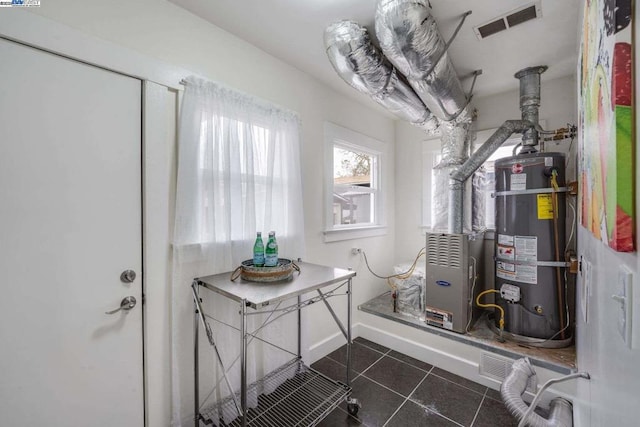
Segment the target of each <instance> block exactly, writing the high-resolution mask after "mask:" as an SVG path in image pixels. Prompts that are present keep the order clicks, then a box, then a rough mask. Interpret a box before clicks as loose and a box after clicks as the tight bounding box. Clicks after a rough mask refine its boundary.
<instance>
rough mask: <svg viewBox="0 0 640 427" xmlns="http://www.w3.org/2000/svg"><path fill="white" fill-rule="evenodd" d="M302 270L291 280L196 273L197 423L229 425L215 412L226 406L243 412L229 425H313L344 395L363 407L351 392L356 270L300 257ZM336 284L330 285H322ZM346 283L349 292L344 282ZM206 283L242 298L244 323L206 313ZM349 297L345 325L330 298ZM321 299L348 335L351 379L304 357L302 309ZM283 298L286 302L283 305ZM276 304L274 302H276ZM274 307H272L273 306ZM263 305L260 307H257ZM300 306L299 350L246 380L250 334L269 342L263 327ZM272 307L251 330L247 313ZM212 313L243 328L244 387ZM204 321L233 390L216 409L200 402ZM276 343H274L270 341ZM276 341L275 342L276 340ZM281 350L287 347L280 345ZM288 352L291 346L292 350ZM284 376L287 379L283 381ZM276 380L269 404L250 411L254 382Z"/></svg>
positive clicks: (350, 405) (352, 406)
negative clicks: (225, 359) (231, 372)
mask: <svg viewBox="0 0 640 427" xmlns="http://www.w3.org/2000/svg"><path fill="white" fill-rule="evenodd" d="M297 264H298V265H299V267H300V272H299V273H294V275H293V277H292V278H291V279H289V280H286V281H280V282H273V283H256V282H248V281H244V280H241V279H237V280H236V281H231V272H229V273H222V274H217V275H213V276H206V277H200V278H196V279H194V281H193V283H192V285H191V287H192V292H193V300H194V306H195V319H194V385H195V387H194V394H195V396H194V402H195V412H194V413H195V426H196V427H198V426H199V422H200V421H203V422H205V423H206V424H210V423H213V422H214V421H216V422H218V423H219V424H221V425H224V424H223V422H222V420H214V419H212V417H215V416H217V417H220V414H221V412H220V411H221V410H222V411H224V409H225V408H227V409H229V410H230V412H229V413H232V414H239V415H238V417H237V418H235V419H234V420H233V421H232V422H231V423H230V425H232V426H241V427H246V426H282V425H286V426H314V425H316V424H317V423H319V422H320V421H321V420H322V419H323V418H324V417H325V416H327V415H328V414H329V413H330V412H331V411H332V410H333V409H334V408H335V407H336V406H338V405H339V404H340V402H342V401H346V402H347V409H348V411H349V413H351V414H356V413H357V412H358V409H359V407H360V405H359V403H358V401H357V399H354V398H352V397H351V281H352V278H353V277H354V276H355V275H356V273H355V272H353V271H350V270H342V269H338V268H332V267H325V266H322V265H317V264H311V263H307V262H298V263H297ZM331 285H335V286H333V287H332V288H331V289H329V290H325V292H323V291H322V288H326V287H329V286H331ZM344 286H346V292H343V291H342V290H343V288H344ZM201 287H203V288H205V289H208V290H209V291H212V292H214V293H216V294H218V295H222V296H224V297H226V298H229V299H230V300H232V301H234V302H236V303H238V304H239V314H240V328H235V327H233V326H231V325H229V324H227V323H225V322H222V321H220V320H219V319H216V318H215V317H213V316H211V315H208V314H207V315H206V316H205V312H204V311H203V308H202V304H201V302H202V299H201V297H200V288H201ZM313 291H315V293H316V294H317V295H315V296H313V297H306V299H305V300H302V295H303V294H307V293H310V292H313ZM344 295H346V297H347V324H346V327H345V325H343V323H342V322H341V321H340V319H339V318H338V316H337V315H336V313H335V312H334V310H333V308H332V307H331V305H330V304H329V302H328V301H327V300H328V299H329V298H331V297H336V296H344ZM320 301H322V302H323V303H324V304H325V305H326V307H327V309H328V310H329V312H330V313H331V316H332V317H333V319H334V320H335V322H336V324H337V325H338V327H339V328H340V330H341V331H342V334H343V335H344V337H345V338H346V340H347V373H346V384H343V383H341V382H339V381H335V380H333V379H330V378H328V377H326V376H325V375H323V374H322V373H320V372H318V371H316V370H314V369H312V368H310V367H308V366H306V365H305V364H304V363H303V361H302V357H301V328H300V322H301V313H300V311H301V309H302V308H304V307H305V306H308V305H311V304H313V303H316V302H320ZM283 304H284V306H282V305H283ZM271 307H273V308H271ZM270 308H271V309H270ZM258 309H260V310H261V311H259V312H258V311H256V310H258ZM293 311H297V317H298V330H297V335H298V337H297V338H298V343H297V347H298V348H297V356H296V355H295V354H294V353H291V354H292V355H294V358H293V359H292V360H291V361H289V362H287V363H286V364H284V365H283V366H281V367H279V368H277V369H276V370H274V371H272V372H271V373H269V374H267V375H266V376H265V377H264V378H262V379H260V380H258V382H256V383H253V384H250V385H249V384H247V346H248V344H249V342H250V339H253V338H256V339H259V340H261V341H263V342H266V343H267V344H271V343H269V342H267V341H264V340H262V339H261V338H258V337H257V334H258V332H259V331H260V330H261V329H262V328H264V327H266V326H268V325H269V324H270V323H272V322H274V321H275V320H277V319H279V318H280V317H282V316H284V315H286V314H289V313H291V312H293ZM264 313H271V314H272V315H270V316H269V317H268V318H267V319H266V320H265V321H264V322H263V323H262V324H261V325H260V326H259V327H258V328H257V329H256V330H255V331H248V330H247V317H248V316H251V315H254V314H264ZM207 319H212V320H214V321H218V322H220V323H221V324H223V325H226V326H227V327H232V328H234V329H236V330H238V332H239V333H240V356H239V358H240V384H241V385H240V391H239V392H236V391H234V390H233V388H232V386H231V384H230V382H229V380H228V378H227V375H226V374H227V372H228V371H227V370H226V368H225V366H224V364H223V363H222V359H221V358H220V353H219V352H218V348H217V346H216V343H215V340H214V338H213V333H212V330H211V327H210V325H209V323H208V322H207ZM199 324H201V325H202V326H203V327H204V329H205V331H206V335H207V338H208V341H209V344H210V345H211V347H212V348H213V350H214V352H215V356H216V359H217V362H218V364H220V366H221V368H222V373H223V377H224V380H225V381H226V384H227V387H228V389H229V391H230V395H229V396H228V397H227V398H225V399H224V401H223V402H216V403H215V404H214V405H213V407H212V408H213V409H212V410H210V411H208V410H207V409H206V408H201V404H200V396H199V355H198V345H199V336H200V334H199V331H198V327H199ZM271 345H274V344H271ZM274 346H275V345H274ZM275 347H277V348H279V349H280V350H283V351H287V350H285V349H282V348H281V347H278V346H275ZM287 352H288V351H287ZM283 378H287V381H285V382H282V379H283ZM269 381H274V383H275V382H276V381H277V382H278V383H280V382H282V385H281V386H279V387H278V388H277V389H276V390H275V391H273V392H272V393H269V395H266V396H265V398H264V399H263V401H264V402H265V405H264V407H262V408H261V409H260V411H251V410H248V408H247V392H248V390H249V389H251V388H252V387H258V386H260V384H259V383H262V384H264V382H269Z"/></svg>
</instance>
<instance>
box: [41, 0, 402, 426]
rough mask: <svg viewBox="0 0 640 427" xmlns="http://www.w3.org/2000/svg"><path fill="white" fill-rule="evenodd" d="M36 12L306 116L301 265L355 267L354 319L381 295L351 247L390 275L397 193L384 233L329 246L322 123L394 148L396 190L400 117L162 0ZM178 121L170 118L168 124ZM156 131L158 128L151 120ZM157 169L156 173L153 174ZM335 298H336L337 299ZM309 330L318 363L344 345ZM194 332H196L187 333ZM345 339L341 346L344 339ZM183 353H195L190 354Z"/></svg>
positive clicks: (158, 94)
mask: <svg viewBox="0 0 640 427" xmlns="http://www.w3.org/2000/svg"><path fill="white" fill-rule="evenodd" d="M29 11H30V12H33V13H36V14H38V15H41V16H44V17H46V18H48V19H52V20H54V21H58V22H61V23H63V24H66V25H68V26H70V27H72V28H75V29H77V30H80V31H81V32H83V33H86V34H90V35H93V36H96V37H99V38H101V39H104V40H108V41H110V42H113V43H115V44H117V45H120V46H124V47H127V48H130V49H133V50H136V51H138V52H141V53H142V54H144V55H148V56H151V57H155V58H157V59H160V60H162V61H164V62H166V63H168V64H172V65H175V66H178V67H181V68H183V69H186V70H190V71H192V72H193V73H195V74H198V75H200V76H202V77H206V78H209V79H211V80H216V81H219V82H222V83H224V84H226V85H228V86H231V87H234V88H237V89H238V90H240V91H243V92H246V93H249V94H252V95H254V96H257V97H260V98H263V99H266V100H269V101H271V102H274V103H276V104H278V105H281V106H283V107H285V108H287V109H290V110H294V111H297V112H298V113H299V114H300V117H301V120H302V152H301V157H302V159H301V165H302V170H303V188H304V200H303V202H304V214H305V230H306V239H307V245H306V256H305V260H307V261H309V262H315V263H319V264H326V265H332V266H338V267H354V268H355V269H356V271H357V272H358V277H357V278H356V279H355V281H354V292H353V297H354V304H353V306H354V317H355V319H354V322H357V321H358V316H359V313H358V312H357V310H355V307H357V305H358V304H359V303H361V302H364V301H366V300H368V299H370V298H371V297H373V296H375V295H377V294H379V293H381V292H382V291H383V290H384V286H385V285H384V284H383V283H382V282H381V281H373V280H371V276H370V275H369V274H367V273H365V271H364V269H363V264H362V262H361V259H360V258H359V257H354V256H351V255H350V248H351V247H359V248H362V249H364V250H365V251H366V252H367V255H368V256H369V261H370V262H371V264H372V265H373V266H375V268H376V269H377V270H378V271H379V272H381V273H387V272H389V271H390V267H391V265H392V263H393V259H394V256H393V249H394V245H393V244H394V226H393V225H394V210H393V206H394V197H393V193H391V194H389V198H388V200H387V203H386V205H385V209H386V211H387V223H388V226H389V227H388V230H389V232H388V234H387V235H385V236H380V237H372V238H367V239H360V240H351V241H344V242H336V243H327V244H325V243H324V242H323V235H322V232H321V231H322V227H323V224H324V220H323V212H324V210H323V206H322V202H323V196H322V195H323V174H322V173H320V172H319V171H321V170H323V167H322V159H323V124H324V122H325V121H330V122H333V123H336V124H338V125H340V126H343V127H346V128H349V129H352V130H354V131H357V132H361V133H363V134H365V135H368V136H371V137H373V138H375V139H377V140H379V141H382V142H384V143H387V144H389V145H390V146H391V149H390V150H389V151H390V153H391V155H390V157H389V159H388V160H389V165H388V172H389V182H388V183H389V185H390V188H393V187H394V176H393V165H394V159H393V151H394V150H393V144H394V128H395V125H394V121H393V120H392V119H390V118H389V117H387V116H384V115H382V114H380V113H379V112H377V111H375V110H373V109H370V108H368V107H365V106H363V105H361V104H358V103H356V102H354V101H353V100H351V99H349V98H346V97H344V96H343V95H341V94H338V93H337V92H335V91H333V90H332V89H330V88H328V87H326V86H324V85H323V84H321V83H320V82H318V81H317V80H315V79H314V78H312V77H310V76H309V75H307V74H305V73H302V72H300V71H299V70H297V69H295V68H293V67H292V66H290V65H288V64H285V63H283V62H282V61H280V60H278V59H276V58H274V57H272V56H270V55H268V54H266V53H265V52H264V51H261V50H259V49H257V48H256V47H254V46H252V45H250V44H248V43H246V42H244V41H242V40H240V39H238V38H236V37H235V36H232V35H231V34H229V33H226V32H225V31H223V30H221V29H219V28H217V27H215V26H213V25H211V24H209V23H208V22H205V21H203V20H201V19H200V18H197V17H196V16H194V15H192V14H190V13H189V12H186V11H184V10H183V9H180V8H178V7H177V6H175V5H173V4H171V3H169V2H166V1H164V0H136V1H134V2H132V1H127V0H113V1H108V2H98V1H85V2H78V1H74V0H58V1H56V2H43V3H42V7H40V8H37V9H36V8H32V9H29ZM151 90H152V92H153V96H154V97H155V98H156V101H157V104H156V105H155V107H154V109H155V112H154V114H155V116H157V117H163V118H164V120H166V121H167V122H166V123H162V124H160V125H159V126H161V128H162V129H160V130H157V129H156V130H155V133H156V137H157V139H158V140H159V141H164V143H162V144H159V145H157V146H152V147H146V155H145V157H146V158H147V161H149V162H150V165H152V168H151V169H149V170H148V171H147V172H148V173H147V176H146V177H145V179H146V180H147V182H146V185H147V186H146V188H147V189H148V190H149V191H151V192H152V193H151V194H146V195H145V197H146V200H147V203H149V206H152V207H156V208H157V211H150V212H149V215H148V216H147V220H148V222H149V223H148V224H146V227H145V232H146V235H147V240H146V242H147V248H146V249H147V251H148V252H147V259H146V261H147V271H146V272H145V273H146V277H147V279H148V281H147V290H146V301H147V307H146V315H147V318H146V322H147V331H146V332H147V336H146V345H147V363H148V367H147V368H148V372H149V376H148V379H147V380H148V383H147V386H148V390H149V396H148V397H149V403H148V405H149V408H148V409H149V412H148V418H149V425H150V426H165V425H168V422H169V421H168V417H169V414H170V412H169V409H168V408H170V405H169V402H170V400H169V399H170V390H169V384H170V381H169V376H168V375H169V373H168V372H169V366H170V360H169V354H170V353H169V333H168V326H169V325H168V319H169V317H168V309H169V307H170V305H169V303H168V300H167V296H168V293H167V292H168V284H169V281H170V277H171V271H170V268H169V266H170V262H169V259H168V255H169V253H170V251H169V246H168V243H169V241H170V230H171V220H170V219H171V209H172V200H173V193H172V191H173V180H174V179H175V175H174V173H175V170H174V168H175V139H174V138H173V136H174V135H173V132H174V129H175V119H176V116H175V114H173V112H175V109H176V103H177V96H176V94H175V93H174V92H171V91H163V90H162V89H161V88H158V87H155V86H154V87H152V89H151ZM172 121H173V122H172ZM147 125H148V126H147V129H148V130H150V131H151V130H153V129H154V126H153V124H151V125H149V124H147ZM154 171H155V172H154ZM335 300H336V302H338V301H337V300H338V299H337V298H336V299H335ZM345 307H346V305H345V303H344V302H339V303H337V304H336V311H338V313H340V315H341V317H343V318H346V315H344V313H345V312H346V309H345ZM304 313H305V314H304V318H303V322H304V323H305V325H307V332H308V334H306V335H305V336H304V339H305V342H304V344H305V345H306V346H309V347H312V349H313V348H316V349H317V351H316V352H315V353H314V352H312V357H314V358H315V357H319V356H322V355H323V354H321V352H326V351H327V350H329V349H331V348H332V347H335V346H337V345H341V342H340V340H329V341H328V344H327V345H324V346H318V344H319V343H322V342H324V341H326V340H327V339H328V338H331V337H332V336H334V334H335V333H337V331H338V329H337V327H336V326H335V325H334V323H333V321H332V320H331V318H330V316H329V315H328V313H327V311H326V309H325V308H324V307H322V306H321V305H318V304H316V305H314V306H312V307H310V308H309V309H308V310H305V312H304ZM185 333H186V334H190V333H191V331H185ZM342 342H344V341H342ZM185 351H186V352H188V351H190V350H189V349H185Z"/></svg>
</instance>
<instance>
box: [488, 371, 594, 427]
mask: <svg viewBox="0 0 640 427" xmlns="http://www.w3.org/2000/svg"><path fill="white" fill-rule="evenodd" d="M535 374H536V372H535V371H534V370H533V367H532V366H531V362H529V359H527V358H523V359H518V360H516V361H515V362H514V363H513V366H512V367H511V372H510V373H509V375H508V376H507V378H505V380H504V381H503V382H502V386H501V387H500V395H501V396H502V401H503V402H504V404H505V406H506V407H507V409H508V410H509V412H511V414H512V415H513V416H514V417H516V418H517V419H518V420H520V424H519V425H520V426H525V425H528V426H531V427H572V426H573V408H572V406H571V403H570V402H569V401H568V400H566V399H563V398H561V397H557V398H555V399H553V400H552V401H551V404H550V406H549V418H548V419H545V418H542V417H541V416H540V415H538V414H536V413H535V412H533V409H535V405H536V403H537V400H538V398H539V396H541V395H542V392H543V391H544V390H545V389H546V388H547V387H548V386H549V385H551V384H554V383H558V382H562V381H567V380H570V379H574V378H587V379H588V378H589V374H587V373H584V372H581V373H576V374H571V375H566V376H564V377H562V378H558V379H555V380H550V381H547V382H546V383H545V385H544V386H543V387H542V388H541V389H540V391H539V392H538V394H537V395H536V398H534V400H533V402H531V406H527V404H526V403H525V402H524V400H522V395H523V394H524V392H525V390H526V388H527V382H528V381H529V377H531V376H533V375H535Z"/></svg>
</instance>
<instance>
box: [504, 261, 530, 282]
mask: <svg viewBox="0 0 640 427" xmlns="http://www.w3.org/2000/svg"><path fill="white" fill-rule="evenodd" d="M496 276H498V277H499V278H501V279H504V280H509V281H514V282H523V283H530V284H532V285H535V284H537V283H538V267H536V266H533V265H522V264H514V263H510V262H504V261H497V262H496Z"/></svg>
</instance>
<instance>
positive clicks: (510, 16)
mask: <svg viewBox="0 0 640 427" xmlns="http://www.w3.org/2000/svg"><path fill="white" fill-rule="evenodd" d="M536 18H542V6H541V5H540V0H538V1H536V2H533V3H529V4H527V5H525V6H522V7H520V8H518V9H515V10H512V11H511V12H508V13H506V14H504V15H502V16H498V17H496V18H494V19H492V20H491V21H489V22H487V23H485V24H482V25H478V26H477V27H473V31H475V33H476V37H478V39H480V40H482V39H484V38H487V37H489V36H490V35H492V34H495V33H499V32H500V31H504V30H508V29H509V28H511V27H515V26H516V25H518V24H522V23H523V22H527V21H530V20H532V19H536Z"/></svg>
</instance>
